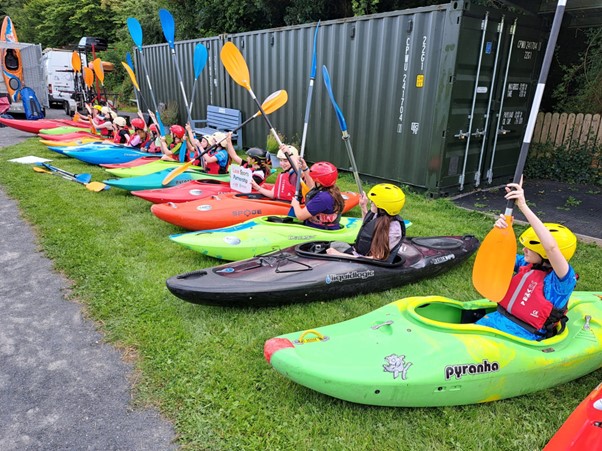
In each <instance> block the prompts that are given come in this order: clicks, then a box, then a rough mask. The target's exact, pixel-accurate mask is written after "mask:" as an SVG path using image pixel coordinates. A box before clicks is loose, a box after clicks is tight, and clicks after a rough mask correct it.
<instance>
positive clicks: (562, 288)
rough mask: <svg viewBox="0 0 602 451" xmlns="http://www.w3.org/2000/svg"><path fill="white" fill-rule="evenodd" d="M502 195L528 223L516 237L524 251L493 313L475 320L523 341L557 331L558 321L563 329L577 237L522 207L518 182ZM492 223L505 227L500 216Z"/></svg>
mask: <svg viewBox="0 0 602 451" xmlns="http://www.w3.org/2000/svg"><path fill="white" fill-rule="evenodd" d="M505 198H506V199H514V201H515V203H516V206H517V207H518V208H519V209H520V211H521V212H522V214H523V215H524V216H525V218H526V219H527V221H529V224H530V225H531V227H529V228H528V229H527V230H526V231H525V232H524V233H523V234H522V235H521V236H520V237H519V241H520V243H521V244H522V245H523V246H524V248H523V254H524V255H522V256H520V255H517V256H516V262H515V266H514V269H515V272H516V274H515V275H514V277H513V278H512V281H511V283H510V287H509V289H508V291H507V293H506V295H505V296H504V298H503V299H502V301H500V303H499V304H498V309H497V311H496V312H493V313H489V314H487V315H485V316H484V317H483V318H481V319H480V320H479V321H477V322H476V324H479V325H481V326H488V327H493V328H495V329H499V330H501V331H504V332H507V333H509V334H512V335H516V336H517V337H520V338H525V339H527V340H542V339H544V338H549V337H552V336H554V335H555V334H556V333H557V327H556V326H557V324H558V323H560V325H561V330H562V329H564V323H565V322H566V316H564V315H565V313H566V308H567V303H568V300H569V298H570V296H571V293H572V292H573V290H574V288H575V285H576V283H577V275H576V273H575V270H574V269H573V267H572V266H571V265H570V264H569V263H568V261H569V260H570V259H571V257H572V256H573V254H574V253H575V250H576V249H577V238H576V237H575V235H574V234H573V232H571V231H570V230H569V229H568V228H566V227H564V226H562V225H560V224H551V223H546V224H544V223H542V222H541V220H540V219H539V218H538V217H537V215H535V213H533V211H531V209H530V208H529V206H528V205H527V202H526V200H525V192H524V190H523V188H522V181H521V183H520V184H519V183H509V184H508V185H506V196H505ZM495 227H499V228H506V227H508V223H507V222H506V219H505V218H504V215H501V216H500V218H499V219H498V220H497V221H496V222H495Z"/></svg>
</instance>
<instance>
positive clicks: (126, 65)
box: [121, 61, 140, 91]
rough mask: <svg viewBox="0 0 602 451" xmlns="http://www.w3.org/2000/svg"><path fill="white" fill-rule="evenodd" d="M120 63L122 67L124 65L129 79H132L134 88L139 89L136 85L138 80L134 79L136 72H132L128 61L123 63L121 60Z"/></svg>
mask: <svg viewBox="0 0 602 451" xmlns="http://www.w3.org/2000/svg"><path fill="white" fill-rule="evenodd" d="M121 64H123V67H125V70H126V71H127V73H128V75H129V76H130V80H132V84H133V85H134V88H136V91H140V86H138V80H136V74H135V73H134V71H133V70H132V68H131V67H130V65H129V64H128V63H124V62H123V61H122V62H121Z"/></svg>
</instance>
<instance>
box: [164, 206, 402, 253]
mask: <svg viewBox="0 0 602 451" xmlns="http://www.w3.org/2000/svg"><path fill="white" fill-rule="evenodd" d="M405 223H406V228H407V227H409V226H410V224H411V223H410V222H409V221H406V222H405ZM340 224H341V228H340V229H339V230H323V229H316V228H314V227H308V226H306V225H303V221H299V220H298V219H296V218H292V217H290V216H283V215H280V216H260V217H258V218H253V219H249V220H248V221H245V222H242V223H240V224H236V225H233V226H230V227H224V228H221V229H213V230H202V231H199V232H189V233H180V234H174V235H171V236H170V237H169V238H170V239H171V240H173V241H175V242H176V243H178V244H181V245H182V246H185V247H187V248H189V249H192V250H193V251H196V252H200V253H201V254H203V255H209V256H210V257H215V258H221V259H222V260H229V261H235V260H244V259H246V258H251V257H255V256H256V255H261V254H265V253H267V252H272V251H277V250H280V249H284V248H285V247H289V246H294V245H296V244H301V243H307V242H309V241H344V242H345V243H353V242H355V239H356V237H357V233H358V232H359V229H360V227H361V225H362V220H361V218H348V217H342V218H341V222H340Z"/></svg>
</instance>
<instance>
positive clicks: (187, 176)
mask: <svg viewBox="0 0 602 451" xmlns="http://www.w3.org/2000/svg"><path fill="white" fill-rule="evenodd" d="M172 171H173V168H171V169H164V170H163V171H160V172H154V173H152V174H148V175H142V176H140V177H125V178H121V179H109V180H103V183H105V184H107V185H110V186H113V187H115V188H119V189H124V190H126V191H142V190H147V189H157V188H161V187H163V188H167V187H171V186H176V185H179V184H181V183H186V182H189V181H191V180H217V181H221V182H230V175H228V174H223V175H222V174H207V173H204V172H198V171H195V172H191V171H185V172H183V173H182V174H179V175H177V176H176V177H175V178H174V179H172V180H171V181H170V182H169V183H168V184H166V185H163V180H164V179H165V177H167V176H168V175H169V174H170V173H171V172H172Z"/></svg>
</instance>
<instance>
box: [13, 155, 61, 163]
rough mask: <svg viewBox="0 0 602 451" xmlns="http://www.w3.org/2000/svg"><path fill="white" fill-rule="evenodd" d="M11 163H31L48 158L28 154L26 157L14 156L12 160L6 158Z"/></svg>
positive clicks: (45, 160)
mask: <svg viewBox="0 0 602 451" xmlns="http://www.w3.org/2000/svg"><path fill="white" fill-rule="evenodd" d="M8 161H11V162H13V163H21V164H32V163H45V162H47V161H52V160H49V159H48V158H41V157H34V156H33V155H29V156H27V157H21V158H14V159H12V160H8Z"/></svg>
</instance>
